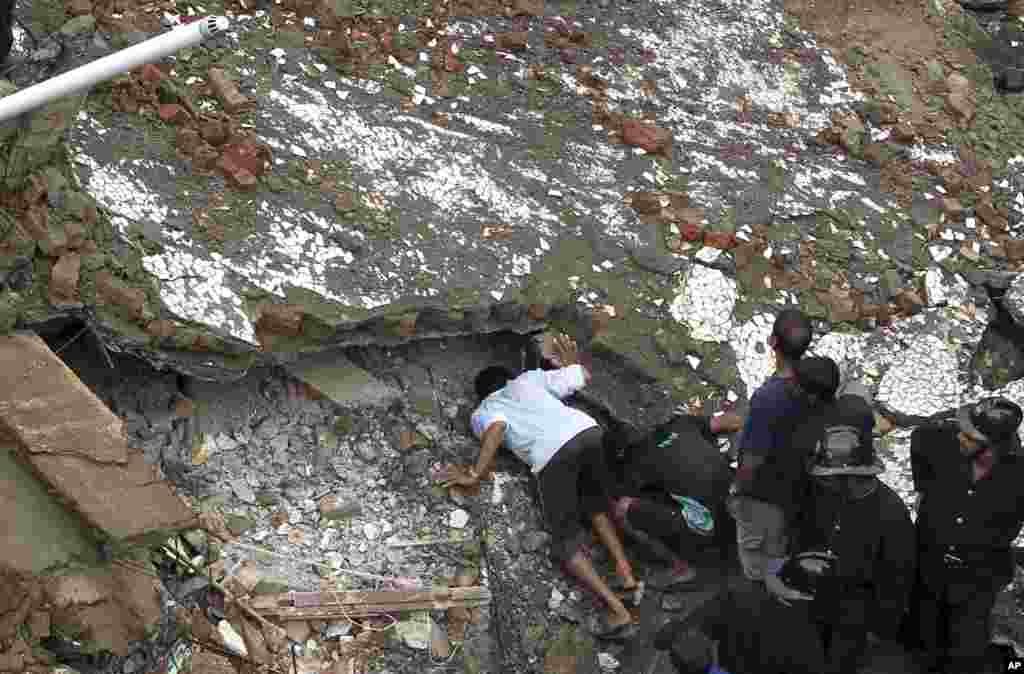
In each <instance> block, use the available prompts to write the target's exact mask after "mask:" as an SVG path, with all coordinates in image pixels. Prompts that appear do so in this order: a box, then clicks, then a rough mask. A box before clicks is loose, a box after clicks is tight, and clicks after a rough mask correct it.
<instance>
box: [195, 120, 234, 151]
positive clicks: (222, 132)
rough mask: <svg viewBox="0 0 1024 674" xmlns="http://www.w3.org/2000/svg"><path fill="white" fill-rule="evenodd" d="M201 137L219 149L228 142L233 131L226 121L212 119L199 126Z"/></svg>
mask: <svg viewBox="0 0 1024 674" xmlns="http://www.w3.org/2000/svg"><path fill="white" fill-rule="evenodd" d="M199 135H200V136H202V138H203V140H205V141H206V142H207V143H209V144H210V145H213V146H214V147H219V146H221V145H223V144H224V143H226V142H227V141H228V137H229V136H230V135H231V129H230V128H229V127H228V123H227V122H226V121H223V120H219V119H210V120H206V121H204V122H203V123H202V124H200V125H199Z"/></svg>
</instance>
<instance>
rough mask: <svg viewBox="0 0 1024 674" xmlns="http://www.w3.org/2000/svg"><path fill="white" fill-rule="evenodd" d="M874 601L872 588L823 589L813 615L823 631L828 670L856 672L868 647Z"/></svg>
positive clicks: (833, 673)
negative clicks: (827, 591)
mask: <svg viewBox="0 0 1024 674" xmlns="http://www.w3.org/2000/svg"><path fill="white" fill-rule="evenodd" d="M873 601H874V598H873V597H872V595H871V592H870V591H869V590H864V589H861V588H844V589H837V590H835V591H833V592H829V593H827V594H824V593H823V594H822V596H821V597H819V598H817V599H815V600H814V601H813V602H812V604H811V614H812V619H813V620H814V622H815V623H816V624H817V626H818V632H819V634H820V635H821V644H822V647H823V649H824V651H825V661H826V668H825V671H826V672H828V673H829V674H855V672H857V669H858V667H859V666H860V663H861V660H862V658H863V657H864V654H865V652H866V651H867V644H868V628H869V625H868V621H869V619H870V618H869V616H870V610H871V607H872V605H873Z"/></svg>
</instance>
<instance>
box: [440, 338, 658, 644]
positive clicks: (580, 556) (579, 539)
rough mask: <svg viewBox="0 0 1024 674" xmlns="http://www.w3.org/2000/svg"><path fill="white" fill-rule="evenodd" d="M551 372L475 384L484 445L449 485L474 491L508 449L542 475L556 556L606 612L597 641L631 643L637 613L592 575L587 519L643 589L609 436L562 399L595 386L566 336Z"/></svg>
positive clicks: (496, 376) (627, 577) (627, 584)
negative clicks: (616, 504) (624, 525)
mask: <svg viewBox="0 0 1024 674" xmlns="http://www.w3.org/2000/svg"><path fill="white" fill-rule="evenodd" d="M552 346H553V353H552V354H551V360H552V361H554V364H555V365H556V366H557V369H553V370H541V369H535V370H529V371H527V372H524V373H523V374H521V375H519V376H518V377H514V376H513V375H512V373H511V372H509V371H508V370H507V369H505V368H503V367H500V366H493V367H488V368H485V369H484V370H483V371H481V372H480V373H479V374H478V375H477V377H476V382H475V388H476V394H477V396H478V398H479V399H480V404H479V406H478V407H477V408H476V411H474V412H473V416H472V420H471V424H472V428H473V433H474V434H475V435H476V436H477V437H478V438H479V439H480V441H481V447H480V455H479V457H478V458H477V462H476V465H475V466H473V467H472V468H470V469H468V470H465V469H460V468H452V469H449V470H448V471H446V473H445V474H444V475H443V476H442V480H443V484H444V485H445V486H446V487H447V486H452V485H460V486H464V487H472V486H475V485H476V484H478V483H479V481H480V479H481V477H482V476H484V475H487V473H488V472H489V471H490V469H491V465H492V463H493V461H494V456H495V454H496V453H497V451H498V448H499V447H500V446H502V445H505V446H506V447H507V448H508V449H510V450H511V451H512V452H513V453H515V455H516V456H518V457H519V458H520V459H522V460H523V461H525V462H526V463H528V464H529V465H530V467H531V468H532V470H533V473H534V474H535V475H536V476H537V484H538V492H539V494H540V500H541V509H542V511H543V513H544V517H545V519H546V520H547V522H548V526H549V528H550V533H551V536H552V542H551V554H552V557H553V558H554V559H555V560H556V561H557V562H559V563H561V564H562V565H563V566H564V568H565V569H566V571H568V573H569V574H571V575H572V576H574V577H575V578H576V579H578V580H579V581H580V582H581V583H583V585H584V586H586V587H587V588H588V589H589V590H591V591H592V592H594V593H595V594H596V595H597V596H598V597H599V598H600V599H601V600H603V601H604V603H605V605H606V606H607V607H608V613H607V615H606V616H605V617H604V620H603V621H602V624H601V625H599V626H598V627H597V628H595V630H594V632H595V636H597V637H599V638H603V639H627V638H630V637H632V636H635V634H636V632H637V626H636V623H635V621H634V619H633V616H632V614H631V613H630V612H629V610H628V609H627V608H626V606H625V605H624V604H623V602H622V599H621V598H620V597H619V596H618V594H616V593H615V592H614V591H613V590H612V589H611V588H609V586H608V585H607V583H605V581H604V580H603V579H602V578H601V576H600V575H598V573H597V571H596V570H595V569H594V566H593V564H592V563H591V561H590V559H589V557H588V556H587V555H586V553H585V550H584V548H585V542H586V538H587V532H586V530H585V529H584V528H583V526H582V524H581V522H582V520H583V518H584V517H586V518H587V519H588V520H589V521H590V523H591V525H592V526H593V530H594V532H595V533H596V535H597V537H598V538H599V539H600V541H601V542H602V543H603V544H604V545H605V547H607V548H608V551H609V553H610V554H611V557H612V559H613V560H614V562H615V570H616V573H617V574H618V576H619V578H620V579H621V581H622V586H623V589H624V590H625V591H626V592H631V591H633V590H635V589H637V588H639V587H640V583H639V582H638V581H637V579H636V577H635V576H634V575H633V567H632V565H631V564H630V562H629V560H628V559H627V558H626V554H625V551H624V549H623V546H622V542H621V541H620V540H619V536H618V533H617V532H616V530H615V525H614V524H613V523H612V521H611V518H610V515H609V512H608V511H609V505H610V496H611V493H610V489H611V488H612V486H613V484H612V478H611V475H610V473H609V470H608V466H607V464H606V461H605V453H604V445H603V431H602V430H601V427H600V426H599V425H598V424H597V422H596V421H595V420H594V419H593V418H592V417H590V416H589V415H587V414H585V413H583V412H581V411H579V410H576V409H573V408H572V407H569V406H567V405H566V404H565V403H564V402H563V401H562V400H563V399H564V398H567V397H568V396H570V395H571V394H573V393H574V392H576V391H577V390H579V389H581V388H583V387H584V386H585V385H586V384H587V383H588V382H589V380H590V371H589V368H586V367H584V366H583V365H582V364H580V362H579V361H580V358H579V352H578V349H577V346H576V342H574V341H573V340H572V339H570V338H569V337H568V336H566V335H560V336H558V337H556V338H555V339H554V341H553V345H552Z"/></svg>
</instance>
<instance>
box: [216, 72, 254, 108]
mask: <svg viewBox="0 0 1024 674" xmlns="http://www.w3.org/2000/svg"><path fill="white" fill-rule="evenodd" d="M209 75H210V86H211V87H213V92H214V93H215V94H216V95H217V98H218V99H220V102H221V104H222V105H223V106H224V109H225V110H227V111H228V112H232V113H234V112H240V111H242V110H246V109H249V108H252V107H253V106H254V105H255V103H254V102H253V101H252V100H251V99H249V98H247V97H245V96H243V95H242V94H241V93H240V92H239V91H238V87H237V86H235V83H234V82H233V81H232V80H231V78H230V77H228V74H227V73H226V72H224V71H223V70H222V69H220V68H210V71H209Z"/></svg>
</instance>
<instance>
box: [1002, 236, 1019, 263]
mask: <svg viewBox="0 0 1024 674" xmlns="http://www.w3.org/2000/svg"><path fill="white" fill-rule="evenodd" d="M1002 247H1003V252H1005V253H1006V259H1008V260H1009V261H1010V262H1014V263H1016V262H1024V239H1011V238H1009V237H1007V238H1005V239H1003V241H1002Z"/></svg>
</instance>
